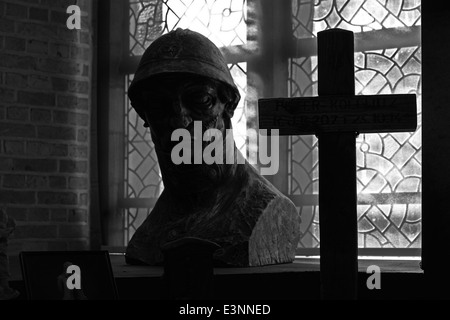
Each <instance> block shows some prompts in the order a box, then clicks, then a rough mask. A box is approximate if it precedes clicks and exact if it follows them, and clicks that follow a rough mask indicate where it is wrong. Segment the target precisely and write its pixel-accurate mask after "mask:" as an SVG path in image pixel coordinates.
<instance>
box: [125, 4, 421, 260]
mask: <svg viewBox="0 0 450 320" xmlns="http://www.w3.org/2000/svg"><path fill="white" fill-rule="evenodd" d="M125 1H127V4H128V7H127V8H128V11H129V29H128V30H127V41H128V44H127V46H128V53H127V57H126V60H129V61H131V66H134V69H133V68H131V67H130V68H128V69H127V70H128V72H127V74H126V75H125V88H127V87H128V85H129V83H130V81H131V79H132V76H133V75H132V71H131V70H135V67H136V66H137V61H138V59H139V57H140V56H141V55H142V53H143V52H144V50H145V48H147V47H148V45H150V44H151V42H152V41H153V40H155V39H156V38H157V37H159V36H160V35H162V34H164V33H167V32H169V31H171V30H174V29H176V28H178V27H180V28H190V29H192V30H194V31H198V32H200V33H202V34H204V35H205V36H207V37H209V39H211V40H212V41H213V42H214V43H215V44H216V45H217V46H218V47H219V48H221V50H222V51H223V53H224V55H225V57H226V59H227V60H228V62H229V68H230V71H231V73H232V76H233V78H234V80H235V82H236V84H237V86H238V88H239V90H240V92H241V96H242V99H241V102H240V104H239V106H238V108H237V110H236V112H235V115H234V117H233V127H234V134H235V139H236V143H237V146H238V148H239V149H240V150H241V151H242V153H243V154H244V156H247V152H253V153H254V152H256V150H257V146H255V145H250V143H251V141H250V140H249V138H248V136H247V133H248V132H249V130H250V129H257V100H258V98H268V97H271V96H274V95H276V93H277V92H285V94H284V95H286V96H288V97H299V96H300V97H301V96H313V95H317V81H318V79H317V56H316V52H315V50H316V47H315V37H316V36H317V32H319V31H321V30H326V29H329V28H342V29H347V30H351V31H353V32H354V33H355V85H356V86H355V87H356V92H355V93H356V94H390V93H392V94H393V93H396V94H398V93H416V94H417V97H418V129H417V131H416V132H414V133H395V134H394V133H392V134H391V133H384V134H361V135H359V136H358V138H357V150H356V152H357V162H358V163H357V178H358V181H357V183H358V232H359V247H360V248H361V249H363V250H366V251H365V252H370V250H372V249H376V248H384V249H390V250H387V251H386V250H385V251H383V252H384V253H382V254H417V249H418V248H420V245H421V181H422V179H421V150H422V148H421V143H422V142H421V103H420V102H421V99H420V95H421V44H420V21H421V20H420V18H421V7H420V1H417V0H334V1H332V0H321V1H317V0H316V1H314V0H290V1H289V0H288V1H267V0H221V1H218V0H125ZM264 3H265V6H266V7H265V8H266V10H267V7H270V6H272V7H273V8H274V10H273V11H287V16H290V17H291V21H276V20H275V21H272V20H271V19H270V18H267V16H270V14H271V12H270V13H269V12H267V11H266V12H265V13H264V10H261V7H262V6H263V4H264ZM275 9H276V10H275ZM280 23H288V24H289V25H290V29H289V30H290V31H291V34H290V35H289V36H286V37H283V35H277V34H276V35H274V38H282V39H284V40H283V41H285V42H284V43H281V45H280V46H281V47H282V48H283V50H274V51H273V52H270V53H268V52H266V51H270V50H272V49H273V48H270V43H271V42H270V41H273V39H272V40H271V39H269V38H270V36H269V35H268V34H264V33H263V32H262V30H268V29H273V30H285V29H283V28H277V24H280ZM272 24H273V25H272ZM274 32H278V31H274ZM263 43H265V44H266V45H265V46H264V45H263ZM267 43H269V45H267ZM265 50H266V51H265ZM280 53H281V54H282V56H276V55H277V54H280ZM272 55H273V56H272ZM275 60H276V61H278V62H279V61H281V63H280V65H281V66H282V67H285V69H286V76H285V78H281V79H280V78H279V76H278V78H277V79H276V80H273V81H267V80H268V79H271V76H270V72H271V71H270V70H271V69H270V68H272V67H273V64H272V62H273V61H275ZM133 61H134V62H133ZM133 63H134V64H133ZM268 70H269V71H268ZM268 72H269V76H268V77H267V76H264V74H267V73H268ZM280 74H283V75H284V73H283V72H281V73H280ZM273 78H275V76H274V77H273ZM264 81H266V82H267V83H265V82H264ZM269 86H273V88H268V87H269ZM267 92H269V93H267ZM124 113H125V117H124V119H125V122H124V135H125V139H124V142H125V145H126V147H125V151H124V184H123V185H124V187H123V198H124V199H123V200H124V201H122V204H124V205H122V208H123V211H124V227H125V235H124V243H125V244H126V243H127V242H128V240H129V239H130V238H131V236H132V234H133V233H134V231H135V230H136V228H137V227H138V226H139V225H140V224H141V223H142V221H143V220H144V219H145V217H146V216H147V215H148V213H149V212H150V211H151V209H152V206H153V205H154V203H155V201H156V199H157V198H158V196H159V194H160V193H161V191H162V190H163V188H164V186H163V184H162V181H161V176H160V173H159V168H158V164H157V159H156V155H155V152H154V150H153V145H152V143H151V139H150V135H149V133H148V131H147V130H146V129H145V128H144V127H143V126H142V121H141V120H140V119H139V117H137V115H136V113H135V112H134V110H133V109H132V108H131V106H130V105H129V103H128V100H127V99H126V98H125V108H124ZM283 141H285V143H283V142H282V143H281V144H280V172H281V173H280V174H283V175H284V176H282V177H281V178H280V177H279V178H278V179H272V180H271V177H268V178H269V180H271V181H272V182H273V183H274V184H275V186H276V187H278V188H279V189H280V190H282V191H283V192H284V193H285V194H286V195H287V196H288V197H289V198H290V199H291V200H292V201H294V203H296V205H297V206H298V210H299V212H300V213H301V216H302V224H301V231H302V232H303V237H302V238H301V240H300V243H299V248H298V253H299V254H309V253H313V254H314V253H318V248H319V247H320V227H319V208H318V183H319V180H318V172H319V171H318V170H319V163H318V148H317V146H318V143H317V139H316V138H315V137H314V136H292V137H285V140H283ZM337 187H338V186H337ZM414 248H415V249H416V251H414V252H413V253H411V250H410V249H414ZM408 250H409V251H408ZM362 252H364V251H362ZM377 254H378V252H377Z"/></svg>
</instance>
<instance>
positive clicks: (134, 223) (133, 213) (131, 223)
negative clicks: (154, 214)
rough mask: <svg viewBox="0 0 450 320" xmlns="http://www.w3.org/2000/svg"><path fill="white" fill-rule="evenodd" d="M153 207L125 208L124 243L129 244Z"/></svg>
mask: <svg viewBox="0 0 450 320" xmlns="http://www.w3.org/2000/svg"><path fill="white" fill-rule="evenodd" d="M152 209H153V208H127V209H124V210H123V211H124V215H123V216H124V218H125V221H124V243H125V244H127V243H128V242H129V241H130V239H131V237H132V236H133V235H134V233H135V232H136V230H137V228H139V226H140V225H141V224H142V223H143V222H144V220H145V218H147V216H148V215H149V213H150V212H151V211H152Z"/></svg>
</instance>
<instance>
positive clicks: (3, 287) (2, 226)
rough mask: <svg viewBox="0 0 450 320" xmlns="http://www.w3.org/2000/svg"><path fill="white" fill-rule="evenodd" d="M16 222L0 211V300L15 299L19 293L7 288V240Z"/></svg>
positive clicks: (8, 275)
mask: <svg viewBox="0 0 450 320" xmlns="http://www.w3.org/2000/svg"><path fill="white" fill-rule="evenodd" d="M15 228H16V222H15V221H14V219H12V218H10V217H8V215H7V214H6V212H4V211H3V210H2V209H0V300H11V299H15V298H17V297H18V296H19V295H20V293H19V292H18V291H17V290H15V289H13V288H11V287H10V286H9V279H10V277H11V275H10V272H9V258H8V238H9V237H10V236H11V234H12V233H13V232H14V229H15Z"/></svg>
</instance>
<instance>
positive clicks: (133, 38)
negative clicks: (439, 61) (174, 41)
mask: <svg viewBox="0 0 450 320" xmlns="http://www.w3.org/2000/svg"><path fill="white" fill-rule="evenodd" d="M246 15H247V5H246V1H244V0H221V1H218V0H170V1H168V0H130V37H129V41H130V55H137V56H139V55H142V54H143V53H144V51H145V48H147V47H148V46H149V45H150V43H152V42H153V40H155V39H156V38H158V37H159V36H160V35H162V34H164V33H167V32H169V31H171V30H174V29H176V28H189V29H191V30H193V31H197V32H199V33H201V34H203V35H205V36H207V37H208V38H209V39H210V40H211V41H212V42H214V44H216V45H217V46H218V47H219V48H220V47H228V46H236V45H243V44H245V43H246V42H247V25H246V20H247V18H246Z"/></svg>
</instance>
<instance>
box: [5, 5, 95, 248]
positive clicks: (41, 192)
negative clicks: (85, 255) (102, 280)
mask: <svg viewBox="0 0 450 320" xmlns="http://www.w3.org/2000/svg"><path fill="white" fill-rule="evenodd" d="M72 4H77V5H79V6H80V8H81V10H82V25H81V30H76V29H74V30H69V29H68V28H67V27H66V20H67V18H68V17H69V14H67V13H66V9H67V7H68V6H69V5H72ZM91 19H92V3H91V1H89V0H84V1H80V0H78V1H76V0H71V1H67V0H5V1H3V0H0V206H1V207H3V208H4V210H6V212H7V213H8V215H10V216H11V217H13V218H14V219H15V220H16V221H17V229H16V232H15V234H14V236H13V238H12V239H11V241H10V252H11V253H12V254H15V253H18V252H20V251H22V250H79V249H87V248H89V214H90V213H89V154H90V148H89V147H90V136H89V132H90V114H89V112H90V110H91V106H92V101H91V99H90V90H91V84H92V83H91V82H92V76H91V75H92V55H93V46H92V35H93V27H92V20H91Z"/></svg>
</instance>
